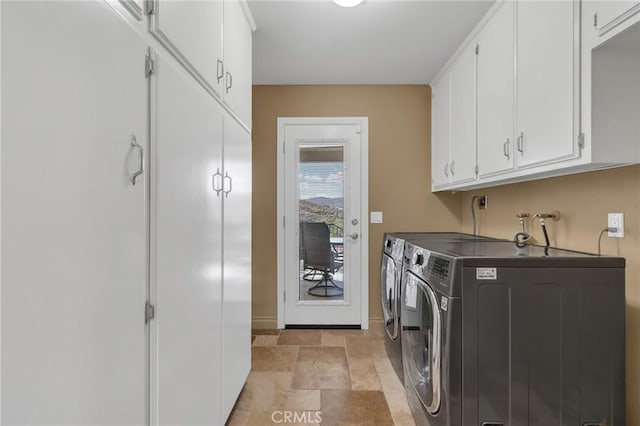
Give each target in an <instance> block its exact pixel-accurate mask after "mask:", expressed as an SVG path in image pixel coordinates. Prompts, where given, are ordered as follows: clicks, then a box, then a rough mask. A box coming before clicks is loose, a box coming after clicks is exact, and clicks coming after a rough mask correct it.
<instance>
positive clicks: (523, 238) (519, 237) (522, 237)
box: [513, 213, 531, 248]
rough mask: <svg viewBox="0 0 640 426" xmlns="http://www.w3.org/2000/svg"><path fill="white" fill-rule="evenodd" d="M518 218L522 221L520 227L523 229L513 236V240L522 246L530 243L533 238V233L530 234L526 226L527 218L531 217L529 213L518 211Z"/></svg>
mask: <svg viewBox="0 0 640 426" xmlns="http://www.w3.org/2000/svg"><path fill="white" fill-rule="evenodd" d="M516 217H517V218H518V220H519V221H520V227H521V228H522V231H520V232H518V233H517V234H516V235H514V237H513V241H514V242H515V243H516V246H518V247H520V248H522V247H525V246H526V245H527V244H528V241H529V240H530V239H531V234H529V233H528V232H527V230H526V227H525V219H528V218H529V213H518V214H517V215H516Z"/></svg>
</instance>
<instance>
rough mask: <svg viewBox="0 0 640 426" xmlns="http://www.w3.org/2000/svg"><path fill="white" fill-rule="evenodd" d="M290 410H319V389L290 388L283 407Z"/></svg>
mask: <svg viewBox="0 0 640 426" xmlns="http://www.w3.org/2000/svg"><path fill="white" fill-rule="evenodd" d="M283 408H284V409H285V410H290V411H318V410H320V390H319V389H313V390H306V389H290V390H289V392H288V395H287V402H286V403H285V405H284V407H283Z"/></svg>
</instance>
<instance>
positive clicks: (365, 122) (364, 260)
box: [276, 117, 369, 330]
mask: <svg viewBox="0 0 640 426" xmlns="http://www.w3.org/2000/svg"><path fill="white" fill-rule="evenodd" d="M288 125H298V126H301V125H309V126H329V125H359V126H360V129H361V132H362V133H361V134H360V144H361V145H360V217H361V218H362V220H361V222H362V225H365V223H364V221H365V220H366V226H362V227H361V228H360V238H361V240H360V259H361V260H360V327H361V328H362V329H363V330H366V329H368V328H369V118H368V117H278V136H277V139H276V147H277V148H276V150H277V153H278V154H277V157H278V158H277V181H276V182H277V183H276V188H277V189H276V193H277V214H276V218H277V219H276V224H277V259H278V262H277V326H278V328H279V329H283V328H284V327H285V322H286V321H285V302H284V292H285V243H284V241H285V234H284V217H285V197H284V184H285V182H284V167H285V159H284V144H285V140H284V130H285V127H286V126H288ZM280 147H282V148H280Z"/></svg>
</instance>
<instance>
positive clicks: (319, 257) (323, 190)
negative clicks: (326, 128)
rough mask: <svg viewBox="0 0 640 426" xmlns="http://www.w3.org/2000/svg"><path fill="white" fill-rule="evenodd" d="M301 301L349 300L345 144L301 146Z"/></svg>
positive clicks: (299, 206)
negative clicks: (345, 218)
mask: <svg viewBox="0 0 640 426" xmlns="http://www.w3.org/2000/svg"><path fill="white" fill-rule="evenodd" d="M298 154H299V157H298V158H299V161H298V184H297V189H298V191H297V192H298V218H299V226H300V229H299V231H300V233H299V235H300V238H299V250H298V252H299V264H300V268H299V282H300V285H299V292H298V294H299V300H300V301H312V300H313V301H328V300H333V301H344V288H345V287H344V285H345V282H344V281H345V264H344V146H340V145H332V146H308V145H307V146H300V147H299V152H298Z"/></svg>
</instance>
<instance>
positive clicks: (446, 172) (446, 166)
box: [444, 163, 449, 177]
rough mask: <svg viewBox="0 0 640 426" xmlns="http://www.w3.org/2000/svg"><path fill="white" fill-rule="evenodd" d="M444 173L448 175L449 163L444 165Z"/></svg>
mask: <svg viewBox="0 0 640 426" xmlns="http://www.w3.org/2000/svg"><path fill="white" fill-rule="evenodd" d="M444 175H445V176H446V177H449V163H447V164H445V165H444Z"/></svg>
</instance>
